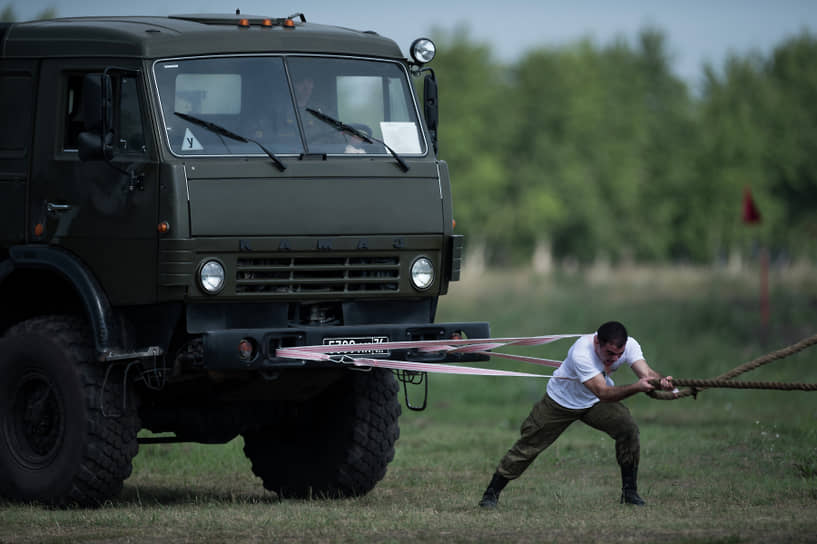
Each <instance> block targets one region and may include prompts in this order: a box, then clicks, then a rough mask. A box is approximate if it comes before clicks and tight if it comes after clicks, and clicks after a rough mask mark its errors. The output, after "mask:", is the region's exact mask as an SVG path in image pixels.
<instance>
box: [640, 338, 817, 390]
mask: <svg viewBox="0 0 817 544" xmlns="http://www.w3.org/2000/svg"><path fill="white" fill-rule="evenodd" d="M814 344H817V334H815V335H814V336H810V337H808V338H804V339H803V340H800V341H799V342H797V343H796V344H792V345H791V346H788V347H785V348H782V349H779V350H777V351H773V352H771V353H768V354H766V355H763V356H762V357H758V358H757V359H753V360H752V361H749V362H748V363H744V364H742V365H740V366H737V367H735V368H733V369H732V370H730V371H729V372H727V373H725V374H721V375H720V376H717V377H715V378H712V379H709V380H684V379H674V380H673V381H674V383H675V384H676V385H678V386H680V387H687V389H683V390H682V391H680V392H679V393H677V394H674V393H670V392H669V391H653V392H651V393H650V396H651V397H653V398H655V399H659V400H673V399H680V398H683V397H688V396H690V395H692V396H696V395H697V394H698V392H699V391H701V390H703V389H707V388H710V387H716V388H721V387H723V388H732V389H775V390H779V391H795V390H797V391H817V384H814V383H783V382H750V381H745V382H736V381H732V378H734V377H736V376H740V375H741V374H744V373H746V372H749V371H751V370H754V369H756V368H758V367H761V366H763V365H765V364H768V363H771V362H772V361H777V360H779V359H783V358H785V357H789V356H790V355H794V354H795V353H798V352H800V351H803V350H804V349H806V348H808V347H811V346H813V345H814ZM653 385H654V386H656V387H657V386H658V381H657V380H654V381H653Z"/></svg>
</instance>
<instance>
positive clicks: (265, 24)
mask: <svg viewBox="0 0 817 544" xmlns="http://www.w3.org/2000/svg"><path fill="white" fill-rule="evenodd" d="M261 26H263V27H266V28H269V27H271V26H272V20H271V19H264V20H263V21H261Z"/></svg>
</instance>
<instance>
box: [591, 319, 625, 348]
mask: <svg viewBox="0 0 817 544" xmlns="http://www.w3.org/2000/svg"><path fill="white" fill-rule="evenodd" d="M597 334H598V337H599V344H601V345H604V344H613V345H614V346H616V347H617V348H620V347H621V346H623V345H624V344H626V343H627V329H626V328H624V325H622V324H621V323H619V322H618V321H608V322H607V323H605V324H604V325H602V326H601V327H599V330H598V333H597Z"/></svg>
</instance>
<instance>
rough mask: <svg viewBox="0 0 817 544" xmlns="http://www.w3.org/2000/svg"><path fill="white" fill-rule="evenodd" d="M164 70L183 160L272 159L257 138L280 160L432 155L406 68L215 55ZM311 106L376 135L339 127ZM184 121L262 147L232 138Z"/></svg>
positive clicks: (172, 138)
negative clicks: (213, 157) (216, 128)
mask: <svg viewBox="0 0 817 544" xmlns="http://www.w3.org/2000/svg"><path fill="white" fill-rule="evenodd" d="M154 74H155V77H156V83H157V86H158V90H159V99H160V102H161V107H162V116H163V119H164V123H165V131H166V134H167V139H168V143H169V145H170V148H171V150H172V151H173V153H174V154H176V155H256V154H260V153H262V152H261V150H259V147H258V145H256V144H255V143H253V141H255V142H258V143H260V144H262V145H263V146H264V147H266V148H268V149H269V150H270V152H272V153H274V154H276V155H287V154H301V153H320V154H324V153H325V154H364V153H365V154H387V153H389V151H387V149H386V148H385V147H384V145H383V143H385V144H386V145H388V146H389V147H391V148H392V149H393V150H394V151H395V152H396V153H400V154H408V155H411V154H423V153H425V151H426V144H425V138H424V137H423V134H422V131H421V129H420V123H419V121H418V119H417V115H416V108H415V104H414V100H413V95H412V93H411V90H410V88H409V83H408V78H407V77H406V72H405V70H404V69H403V67H402V66H401V65H400V64H399V63H396V62H388V61H374V60H359V59H342V58H335V57H303V56H287V57H284V56H253V57H215V58H202V59H178V60H164V61H159V62H157V63H156V64H155V65H154ZM308 109H311V110H314V111H318V112H321V113H323V114H325V115H327V116H329V117H331V118H333V119H337V120H338V121H341V122H342V123H344V124H346V125H349V126H351V127H354V128H355V129H356V130H357V131H359V132H361V133H363V134H365V135H367V136H370V137H372V139H371V140H369V141H366V140H364V139H362V138H359V137H357V136H355V134H354V131H343V130H339V129H337V127H335V126H332V125H331V124H327V123H326V122H323V121H321V120H320V119H319V118H317V117H316V116H315V115H313V114H310V113H309V112H308V111H307V110H308ZM176 113H180V114H184V115H182V116H179V115H175V114H176ZM184 116H192V117H195V118H197V119H199V120H202V121H206V122H208V123H212V124H214V125H218V126H219V127H223V128H224V129H227V130H228V131H230V132H233V133H235V134H236V135H240V136H242V137H244V138H246V139H248V140H253V141H240V140H236V139H232V138H228V137H225V136H224V134H223V133H220V132H219V131H214V130H209V129H208V128H207V127H205V126H203V125H202V124H201V123H199V124H196V123H193V122H191V121H190V119H189V118H188V119H185V118H184ZM376 140H381V141H382V142H383V143H381V142H378V141H376Z"/></svg>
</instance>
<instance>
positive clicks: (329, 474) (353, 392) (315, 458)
mask: <svg viewBox="0 0 817 544" xmlns="http://www.w3.org/2000/svg"><path fill="white" fill-rule="evenodd" d="M397 392H398V387H397V382H396V380H395V379H394V376H393V375H392V373H391V371H388V370H383V369H372V370H371V371H370V372H354V371H350V372H349V373H348V374H347V375H346V376H344V378H343V379H341V380H340V381H339V382H338V383H336V384H334V385H333V386H332V387H331V388H330V389H329V390H328V391H326V392H325V393H323V394H322V395H321V396H320V397H319V398H317V399H313V400H311V401H307V402H306V403H303V404H299V405H297V406H292V407H291V408H292V409H291V410H287V412H289V413H288V414H287V415H286V416H284V415H282V417H281V421H280V422H279V423H277V424H275V425H272V426H267V427H264V428H263V429H261V430H258V431H253V432H247V433H244V453H245V454H246V455H247V457H248V458H249V459H250V461H252V470H253V473H254V474H255V475H256V476H258V477H259V478H261V480H262V481H263V482H264V487H265V488H266V489H268V490H270V491H274V492H276V493H277V494H278V495H279V496H280V497H282V498H338V497H349V496H358V495H363V494H365V493H368V492H369V491H371V490H372V488H374V486H375V484H377V482H379V481H380V480H381V479H382V478H383V476H385V475H386V466H387V465H388V464H389V462H390V461H391V460H392V459H393V458H394V444H395V442H396V441H397V439H398V437H399V436H400V428H399V426H398V421H397V420H398V418H399V416H400V412H401V409H400V403H399V401H398V398H397Z"/></svg>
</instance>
